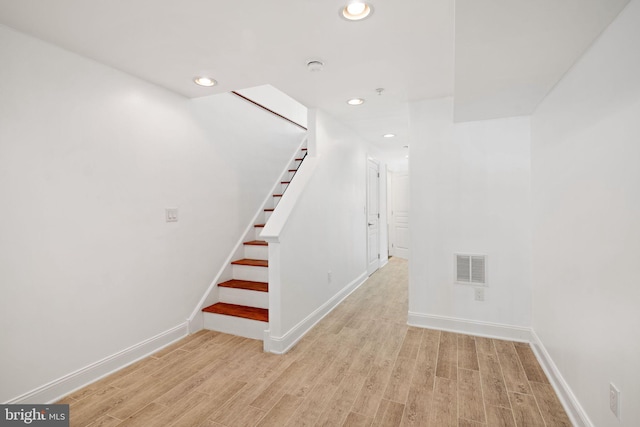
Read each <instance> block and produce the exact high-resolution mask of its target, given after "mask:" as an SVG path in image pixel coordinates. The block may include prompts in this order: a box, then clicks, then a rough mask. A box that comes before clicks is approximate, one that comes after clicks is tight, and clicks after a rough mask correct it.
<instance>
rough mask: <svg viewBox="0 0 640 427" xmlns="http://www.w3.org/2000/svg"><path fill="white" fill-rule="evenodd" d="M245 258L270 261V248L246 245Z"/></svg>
mask: <svg viewBox="0 0 640 427" xmlns="http://www.w3.org/2000/svg"><path fill="white" fill-rule="evenodd" d="M244 257H245V258H249V259H264V260H268V259H269V247H268V246H254V245H244Z"/></svg>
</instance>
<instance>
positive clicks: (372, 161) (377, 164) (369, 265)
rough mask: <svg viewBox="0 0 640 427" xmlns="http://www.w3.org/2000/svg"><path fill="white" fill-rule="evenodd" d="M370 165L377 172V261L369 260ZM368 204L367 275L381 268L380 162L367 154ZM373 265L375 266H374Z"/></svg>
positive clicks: (366, 206)
mask: <svg viewBox="0 0 640 427" xmlns="http://www.w3.org/2000/svg"><path fill="white" fill-rule="evenodd" d="M369 165H375V170H376V172H377V176H376V181H375V183H376V192H375V194H376V200H377V203H376V206H375V207H376V210H377V212H375V214H374V215H377V218H376V221H375V228H376V229H377V231H376V236H377V242H376V252H377V255H378V260H377V262H375V263H374V262H372V263H370V262H369V255H370V253H369V250H370V248H371V244H370V241H369V240H370V234H369V227H370V225H369V224H370V222H369V220H370V215H371V213H370V212H369V207H370V200H369V198H370V197H369V195H370V194H371V182H370V175H369ZM366 173H367V175H366V192H367V194H366V204H365V230H366V233H367V239H366V244H367V247H366V257H367V262H366V268H367V275H369V276H370V275H372V274H373V273H375V272H376V271H377V270H378V269H379V268H380V162H379V161H378V160H377V159H375V158H373V157H370V156H367V167H366ZM372 265H373V266H374V267H375V268H372Z"/></svg>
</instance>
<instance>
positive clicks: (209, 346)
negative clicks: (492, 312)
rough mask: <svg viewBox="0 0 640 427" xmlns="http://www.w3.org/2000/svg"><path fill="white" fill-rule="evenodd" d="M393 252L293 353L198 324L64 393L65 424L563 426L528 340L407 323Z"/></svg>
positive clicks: (403, 282)
mask: <svg viewBox="0 0 640 427" xmlns="http://www.w3.org/2000/svg"><path fill="white" fill-rule="evenodd" d="M406 315H407V262H406V261H404V260H401V259H397V258H392V259H391V260H390V262H389V264H388V265H387V266H385V267H384V268H382V269H380V270H379V271H378V272H376V273H375V274H373V275H372V276H371V277H370V278H369V280H368V281H367V282H365V283H364V284H363V285H362V286H361V287H360V288H359V289H358V290H356V291H355V292H354V293H353V294H352V295H351V296H350V297H349V298H347V299H346V300H345V301H344V302H343V303H342V304H341V305H340V306H338V307H337V308H336V309H335V310H334V311H333V312H332V313H330V314H329V315H328V316H327V317H326V318H325V319H324V320H322V321H321V322H320V323H319V324H318V325H316V327H314V328H313V329H312V330H311V331H310V332H309V333H308V334H307V335H306V336H305V337H304V338H303V339H302V340H301V341H300V342H299V343H298V344H297V345H296V346H295V347H294V348H293V349H292V350H291V351H290V352H289V353H287V354H285V355H281V356H278V355H273V354H268V353H263V352H262V343H261V342H259V341H254V340H249V339H245V338H239V337H235V336H231V335H226V334H221V333H217V332H212V331H200V332H198V333H196V334H194V335H191V336H189V337H187V338H185V339H183V340H181V341H179V342H178V343H176V344H173V345H172V346H170V347H167V348H165V349H163V350H162V351H160V352H158V353H156V354H154V355H152V356H150V357H148V358H146V359H144V360H142V361H140V362H137V363H135V364H133V365H131V366H129V367H127V368H125V369H123V370H121V371H119V372H117V373H115V374H113V375H111V376H109V377H106V378H104V379H102V380H100V381H98V382H97V383H94V384H91V385H89V386H87V387H86V388H84V389H82V390H79V391H77V392H75V393H73V394H71V395H70V396H68V397H66V398H65V399H63V401H62V402H61V403H69V404H70V412H71V425H72V426H78V427H79V426H88V425H90V426H92V427H98V426H202V427H220V426H229V427H236V426H255V425H259V426H296V427H297V426H312V425H319V426H341V425H346V426H370V425H374V426H399V425H403V426H410V425H413V426H434V427H441V426H447V425H449V426H481V425H486V426H545V425H546V426H570V425H571V423H570V422H569V419H568V418H567V416H566V414H565V412H564V410H563V409H562V406H561V405H560V403H559V401H558V399H557V397H556V395H555V394H554V392H553V389H552V387H551V386H550V385H549V383H548V381H547V378H546V377H545V375H544V373H543V371H542V369H541V368H540V366H539V365H538V363H537V361H536V359H535V357H534V355H533V353H532V352H531V350H530V348H529V346H528V345H526V344H520V343H512V342H507V341H500V340H492V339H487V338H477V337H471V336H466V335H460V334H453V333H448V332H440V331H435V330H427V329H419V328H414V327H409V326H407V325H406Z"/></svg>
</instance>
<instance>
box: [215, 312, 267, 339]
mask: <svg viewBox="0 0 640 427" xmlns="http://www.w3.org/2000/svg"><path fill="white" fill-rule="evenodd" d="M203 314H204V328H205V329H209V330H212V331H218V332H224V333H225V334H231V335H238V336H241V337H245V338H252V339H254V340H260V341H262V340H263V339H264V331H266V330H267V329H269V323H267V322H260V321H258V320H251V319H245V318H243V317H235V316H227V315H224V314H217V313H203Z"/></svg>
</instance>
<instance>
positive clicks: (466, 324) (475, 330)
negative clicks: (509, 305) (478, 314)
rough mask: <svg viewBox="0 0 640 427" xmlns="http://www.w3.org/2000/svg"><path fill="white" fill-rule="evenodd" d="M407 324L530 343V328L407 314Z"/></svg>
mask: <svg viewBox="0 0 640 427" xmlns="http://www.w3.org/2000/svg"><path fill="white" fill-rule="evenodd" d="M407 324H408V325H410V326H418V327H421V328H430V329H438V330H441V331H448V332H456V333H461V334H468V335H477V336H481V337H487V338H498V339H503V340H510V341H521V342H531V328H526V327H522V326H511V325H504V324H502V323H491V322H481V321H476V320H468V319H460V318H456V317H446V316H437V315H433V314H423V313H414V312H411V311H410V312H409V316H408V320H407Z"/></svg>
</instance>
